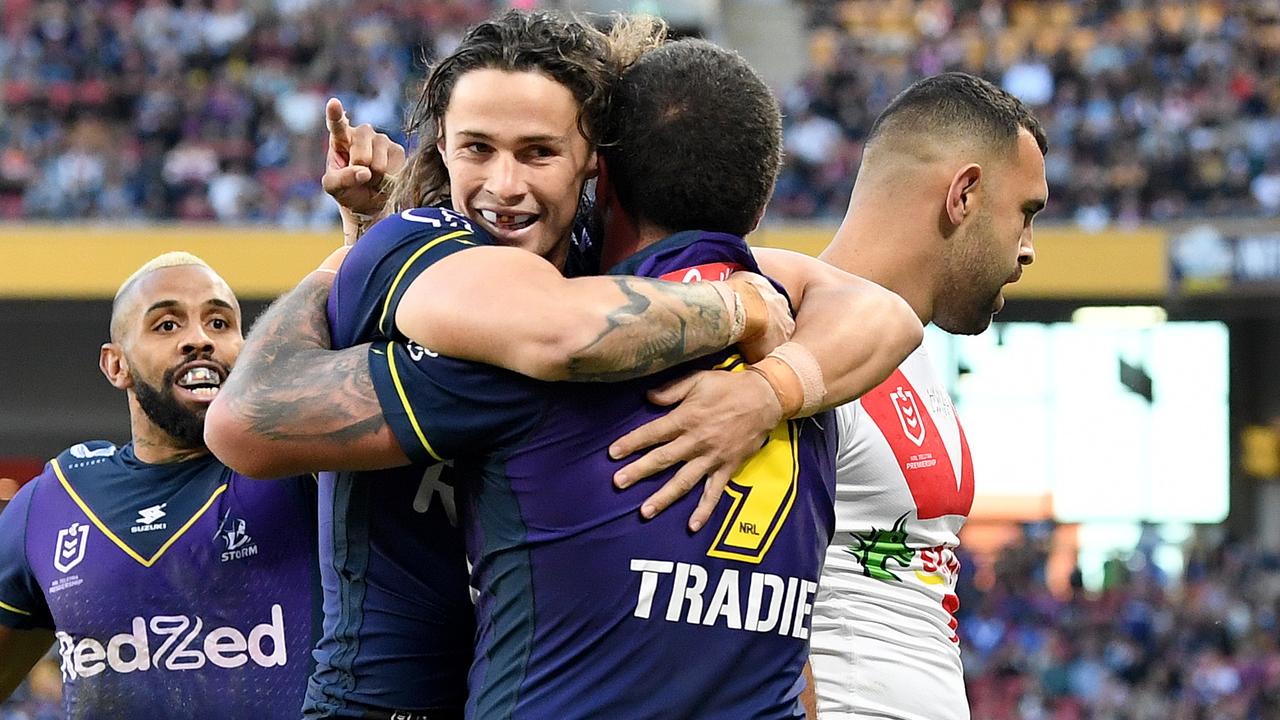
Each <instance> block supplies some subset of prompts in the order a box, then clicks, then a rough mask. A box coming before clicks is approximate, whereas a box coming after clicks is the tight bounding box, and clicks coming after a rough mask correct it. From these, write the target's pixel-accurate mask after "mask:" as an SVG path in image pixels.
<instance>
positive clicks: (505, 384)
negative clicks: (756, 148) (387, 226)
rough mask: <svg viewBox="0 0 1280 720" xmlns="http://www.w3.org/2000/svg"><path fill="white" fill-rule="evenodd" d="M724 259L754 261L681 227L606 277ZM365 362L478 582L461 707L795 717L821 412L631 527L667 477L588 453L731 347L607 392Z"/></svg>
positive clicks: (545, 714) (818, 528) (813, 566)
mask: <svg viewBox="0 0 1280 720" xmlns="http://www.w3.org/2000/svg"><path fill="white" fill-rule="evenodd" d="M736 268H744V269H750V270H755V269H756V268H757V266H756V265H755V261H754V259H753V258H752V257H751V254H750V251H749V250H748V249H747V247H746V244H745V243H744V242H743V241H742V239H741V238H738V237H734V236H730V235H723V234H717V233H702V232H686V233H679V234H677V235H673V236H671V237H669V238H667V239H665V240H663V241H661V242H659V243H657V244H656V245H654V246H651V247H649V248H646V249H645V250H644V251H642V252H640V253H638V254H637V255H636V256H633V257H632V258H631V259H629V260H628V261H626V262H624V263H623V264H621V265H620V266H619V267H617V268H614V269H613V271H612V273H614V274H629V275H645V276H650V277H665V278H668V279H677V280H696V279H699V278H705V279H717V278H719V277H720V276H721V275H722V274H726V273H727V272H729V271H730V270H733V269H736ZM480 301H481V299H478V300H477V302H480ZM388 306H389V310H388V312H387V316H388V317H391V318H394V311H395V301H394V298H393V301H392V302H390V303H389V304H388ZM388 334H389V335H392V336H393V337H394V329H393V328H391V329H389V331H388ZM369 359H370V371H371V373H372V376H373V380H374V385H375V387H376V388H377V390H378V393H379V398H380V400H381V402H382V407H383V412H384V415H385V416H386V417H387V420H388V422H389V423H390V424H391V426H392V428H393V429H394V430H395V432H396V434H397V437H398V438H399V440H400V443H401V445H402V447H403V448H404V449H405V451H406V452H407V453H408V454H409V455H410V457H412V458H413V459H415V460H418V461H426V460H428V459H433V458H448V459H452V460H453V463H452V467H450V468H448V469H447V470H446V472H445V474H446V476H448V477H450V478H451V479H452V481H453V482H454V483H455V485H456V486H457V491H458V495H459V512H460V514H461V517H462V520H463V526H464V529H465V531H466V534H467V546H468V552H469V554H470V556H471V560H472V562H473V564H474V570H473V575H472V584H473V586H475V587H476V588H477V589H478V591H479V596H478V599H477V616H478V623H479V628H478V640H477V646H476V658H475V661H474V663H473V664H472V667H471V672H470V675H469V690H470V697H469V698H468V704H467V715H468V717H471V718H483V719H484V720H489V719H490V718H551V717H554V718H604V717H609V718H614V717H618V718H621V717H626V718H674V717H681V718H684V717H690V718H692V717H697V718H725V719H726V720H728V719H730V718H733V719H738V718H746V717H751V718H795V717H803V709H802V708H801V707H800V704H799V701H798V697H799V693H800V691H801V689H802V688H803V686H804V683H803V680H802V677H801V670H802V667H803V665H804V662H805V659H806V658H807V655H808V632H809V626H810V615H811V612H812V604H813V600H814V594H815V591H816V588H817V581H818V576H819V572H820V570H821V566H822V560H823V557H824V553H825V550H826V547H827V544H828V541H829V539H830V536H831V532H832V527H833V522H834V518H833V509H832V507H833V497H834V467H833V464H834V443H833V442H832V441H831V438H829V437H828V435H829V431H833V430H834V423H833V421H832V418H831V416H830V414H827V413H824V414H821V415H818V416H816V417H814V418H809V419H805V420H800V421H791V422H786V423H783V424H782V425H780V426H779V427H778V428H777V429H775V431H774V432H773V434H772V435H771V437H770V438H769V440H768V441H767V443H766V444H765V446H764V447H763V448H762V449H761V451H760V452H759V453H758V454H757V455H756V456H755V457H754V458H753V459H752V460H751V461H750V463H749V464H748V465H747V466H746V467H745V468H744V469H743V470H742V471H740V472H739V473H738V475H736V476H735V478H734V480H733V482H732V483H731V485H730V487H729V489H728V491H727V493H726V495H725V497H724V499H723V500H722V501H721V503H720V505H719V507H718V508H717V509H716V512H715V514H714V515H713V517H712V519H711V521H710V522H709V523H708V525H707V526H706V527H705V528H704V529H703V530H702V531H701V532H698V533H690V532H689V531H688V530H687V529H686V527H685V523H686V522H687V520H688V517H689V514H690V513H691V512H692V510H693V507H694V505H695V504H696V503H697V493H693V494H691V495H689V496H687V497H685V498H684V499H682V500H681V501H679V502H678V503H676V504H675V505H674V506H672V507H671V508H670V509H668V510H667V511H666V512H665V513H663V514H662V515H660V516H658V517H657V518H656V519H654V520H651V521H643V520H641V518H640V515H639V507H640V504H641V502H642V501H643V500H644V498H646V497H647V496H648V495H649V494H650V493H651V492H653V491H654V490H655V489H656V488H657V487H658V486H659V485H660V484H661V483H662V482H664V481H666V480H667V479H669V478H670V477H671V475H672V472H670V471H669V472H666V473H662V474H660V475H658V476H656V477H654V478H651V479H649V480H647V481H645V482H644V483H641V484H639V485H638V486H636V487H633V488H630V489H628V490H625V491H619V490H617V489H615V488H614V487H613V484H612V482H611V478H612V475H613V473H614V472H616V471H617V470H618V469H619V468H620V467H622V465H623V464H624V462H625V461H623V462H617V461H612V460H610V459H609V457H608V454H607V449H608V446H609V444H610V443H611V442H612V441H613V440H614V439H616V438H618V437H620V436H621V435H623V434H625V433H626V432H627V431H629V430H631V429H633V428H635V427H637V426H639V425H641V424H643V423H645V422H647V421H649V420H652V419H654V418H656V417H659V416H660V415H661V414H662V413H663V412H664V409H663V408H658V407H655V406H653V405H651V404H649V403H648V402H647V400H646V397H645V392H646V391H647V390H649V389H651V388H653V387H657V386H658V385H660V384H662V383H664V382H666V381H669V380H671V379H673V378H675V377H679V376H682V375H684V374H686V373H688V372H690V371H692V370H695V369H709V368H719V369H724V370H734V369H737V368H739V367H740V364H741V361H740V359H739V358H737V356H736V355H733V354H731V353H730V352H721V353H715V354H712V355H710V356H708V357H706V358H702V359H700V360H697V361H694V362H690V363H687V364H685V365H682V366H680V367H677V368H673V369H672V370H669V371H667V372H664V373H661V374H659V375H655V376H653V377H649V378H644V379H641V380H636V381H628V382H619V383H609V384H603V383H591V384H587V383H581V384H575V383H554V384H552V383H539V382H535V381H533V380H530V379H528V378H524V377H521V376H519V375H516V374H514V373H510V372H507V371H504V370H500V369H497V368H493V367H490V366H486V365H479V364H476V363H469V362H464V361H460V360H456V359H453V358H448V357H443V356H440V355H439V354H437V353H434V352H432V351H431V350H430V349H429V348H424V347H422V346H420V345H416V344H414V343H411V342H401V341H384V342H378V343H374V345H373V346H372V348H371V349H370V354H369Z"/></svg>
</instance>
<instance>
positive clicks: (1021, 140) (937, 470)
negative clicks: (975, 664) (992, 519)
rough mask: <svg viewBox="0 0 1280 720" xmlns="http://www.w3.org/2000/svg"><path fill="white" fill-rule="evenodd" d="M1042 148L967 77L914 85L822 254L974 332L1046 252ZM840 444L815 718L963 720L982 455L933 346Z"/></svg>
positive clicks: (875, 144)
mask: <svg viewBox="0 0 1280 720" xmlns="http://www.w3.org/2000/svg"><path fill="white" fill-rule="evenodd" d="M1045 149H1046V145H1045V139H1044V131H1043V130H1042V129H1041V127H1040V125H1039V123H1038V122H1037V121H1036V120H1035V118H1034V117H1032V115H1031V113H1030V112H1029V111H1028V110H1027V108H1026V107H1025V106H1024V105H1023V104H1022V103H1021V102H1019V101H1018V100H1017V99H1016V98H1014V97H1013V96H1012V95H1009V94H1008V93H1006V92H1004V91H1003V90H1000V89H999V88H997V87H995V86H993V85H991V84H990V83H988V82H986V81H984V80H980V79H978V78H975V77H972V76H970V75H964V74H961V73H947V74H944V75H939V76H935V77H931V78H926V79H925V80H921V81H919V82H917V83H915V84H914V85H912V86H911V87H909V88H907V90H905V91H904V92H903V93H902V94H901V95H899V96H898V97H897V98H895V99H894V101H893V102H892V103H890V105H889V107H888V108H887V109H886V110H885V111H884V113H882V114H881V116H880V117H879V119H877V121H876V123H875V125H874V126H872V129H871V133H870V134H869V136H868V139H867V145H866V150H865V152H864V154H863V161H862V167H861V168H860V170H859V172H858V179H857V182H856V183H855V185H854V190H853V197H852V198H851V200H850V203H849V210H848V213H847V214H846V216H845V220H844V223H843V224H842V225H841V227H840V230H839V231H838V232H837V233H836V237H835V239H834V240H833V241H832V243H831V245H830V246H829V247H828V248H827V250H826V252H824V253H823V259H825V260H827V261H828V262H830V263H832V264H833V265H836V266H838V267H841V268H844V269H846V270H849V271H851V272H854V273H856V274H859V275H862V276H864V277H867V278H869V279H871V280H874V281H876V282H878V283H880V284H881V285H884V286H885V287H887V288H889V289H890V290H893V291H894V292H896V293H898V294H899V295H901V296H902V297H903V298H904V299H906V300H907V302H908V303H910V304H911V306H912V307H913V308H914V309H915V310H916V313H917V314H918V315H919V316H920V320H921V322H923V323H926V324H928V323H929V322H933V323H935V324H937V325H938V327H940V328H942V329H943V330H946V331H947V332H951V333H958V334H966V335H969V334H977V333H980V332H982V331H983V330H986V329H987V327H988V326H989V325H990V324H991V317H992V315H994V314H995V313H997V312H999V311H1000V309H1001V308H1002V307H1003V306H1004V296H1003V293H1002V288H1003V287H1004V285H1006V284H1008V283H1011V282H1016V281H1017V280H1018V278H1019V277H1020V276H1021V275H1022V267H1023V266H1024V265H1029V264H1030V263H1031V262H1032V260H1034V258H1035V252H1034V250H1033V248H1032V243H1031V234H1032V230H1031V224H1032V219H1033V218H1034V217H1035V214H1036V213H1037V212H1039V211H1040V210H1041V209H1042V208H1043V207H1044V204H1045V201H1046V200H1047V199H1048V187H1047V185H1046V183H1045V177H1044V152H1045ZM838 432H839V435H840V438H839V450H838V455H837V458H836V463H837V464H836V473H837V480H836V482H837V488H836V536H835V538H834V540H833V541H832V545H831V547H830V548H829V549H828V551H827V565H826V568H825V569H824V571H823V576H822V585H821V588H820V590H819V594H818V600H817V602H816V603H815V605H814V632H813V636H812V642H811V655H810V658H811V662H812V665H813V672H814V675H815V678H816V680H817V682H816V686H817V693H818V707H819V710H820V715H821V717H823V718H895V719H898V720H965V719H967V718H968V717H969V707H968V701H967V700H966V697H965V689H964V675H963V670H962V668H961V664H960V640H959V637H958V636H957V627H956V620H955V617H954V613H955V612H956V610H957V609H958V608H959V605H960V602H959V600H958V599H957V597H956V593H955V589H956V576H957V574H958V572H959V569H960V563H959V561H958V560H957V559H956V556H955V549H956V546H957V545H958V544H959V537H958V535H959V532H960V528H961V527H962V526H963V525H964V521H965V519H966V517H967V516H968V514H969V508H970V506H972V504H973V494H974V477H973V461H972V459H971V458H970V455H969V447H968V443H967V442H966V441H965V437H964V430H963V429H962V428H961V426H960V422H959V419H958V418H957V417H956V413H955V409H954V407H953V406H952V403H951V398H950V397H949V396H948V395H947V391H946V388H945V386H944V385H943V384H942V382H941V380H940V378H939V377H938V375H937V373H936V372H935V371H934V368H933V367H932V364H931V363H930V361H929V358H928V355H927V352H926V351H925V349H924V348H923V347H922V348H921V349H919V350H917V351H916V352H915V353H913V354H912V355H911V356H910V357H909V358H907V360H906V361H905V362H904V363H903V364H902V365H901V366H900V367H899V369H898V371H897V372H895V373H894V374H893V375H891V376H890V377H889V379H888V380H886V381H885V382H884V383H882V384H881V385H880V386H879V387H877V388H876V389H875V390H872V391H871V392H869V393H867V394H866V395H864V396H863V397H862V398H860V399H859V400H857V401H855V402H853V403H850V404H848V405H845V406H843V407H841V408H840V410H839V411H838Z"/></svg>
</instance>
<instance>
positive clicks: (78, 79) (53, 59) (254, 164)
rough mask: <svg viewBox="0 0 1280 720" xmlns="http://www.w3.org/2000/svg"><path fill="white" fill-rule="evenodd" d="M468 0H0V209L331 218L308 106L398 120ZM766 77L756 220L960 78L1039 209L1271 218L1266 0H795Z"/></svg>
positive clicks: (836, 170)
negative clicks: (1035, 175)
mask: <svg viewBox="0 0 1280 720" xmlns="http://www.w3.org/2000/svg"><path fill="white" fill-rule="evenodd" d="M499 5H502V4H501V3H495V2H492V1H489V0H480V1H475V0H427V1H424V2H413V3H407V2H394V1H392V0H369V1H368V2H359V3H349V2H348V3H328V2H321V1H320V0H75V1H72V0H6V1H5V2H4V3H3V4H0V217H3V218H7V219H42V218H49V219H68V218H70V219H75V218H86V217H97V218H110V219H113V220H115V219H176V220H218V221H224V222H257V221H266V222H270V223H280V224H284V225H286V226H299V225H308V224H313V223H329V222H332V219H333V216H332V209H331V207H330V205H329V204H328V203H326V202H324V201H323V199H322V195H321V193H320V189H319V185H318V181H317V177H318V172H317V170H316V168H317V158H318V157H319V153H320V152H321V149H320V148H321V143H322V142H323V134H322V132H321V131H322V130H323V127H322V123H321V113H322V107H323V102H324V100H325V99H326V98H327V97H329V96H331V95H333V96H337V97H339V98H341V99H342V100H343V101H344V102H345V103H346V105H347V107H348V108H349V110H350V112H351V115H352V117H353V118H355V120H356V121H357V122H369V123H372V124H373V125H375V126H377V127H379V128H381V129H383V130H386V131H388V132H390V133H391V134H393V135H397V136H398V134H399V127H400V123H401V121H402V119H403V117H402V114H403V110H404V108H405V99H406V97H409V96H412V94H413V93H414V92H415V90H416V88H417V86H418V83H419V82H420V80H421V78H422V75H423V73H422V70H423V68H424V63H423V60H424V58H430V57H434V56H436V55H437V53H438V52H439V51H440V50H441V49H443V50H445V51H448V50H449V49H450V48H451V47H452V45H453V43H455V42H456V39H457V37H458V35H459V33H460V32H461V30H462V29H463V28H465V27H466V26H467V25H468V24H470V23H472V22H474V21H476V20H478V19H480V18H483V17H485V16H486V15H488V14H490V13H491V12H493V11H494V10H495V9H496V8H497V7H498V6H499ZM805 10H806V12H807V15H808V22H809V26H810V30H811V35H810V40H809V45H810V47H809V52H810V56H811V62H810V65H809V69H808V72H807V73H806V74H805V75H804V76H803V78H802V79H801V80H800V81H799V82H798V83H796V84H795V85H793V86H791V87H785V88H778V90H779V94H780V96H781V99H782V102H783V105H784V109H785V112H786V117H787V125H786V146H787V151H788V158H787V168H786V171H785V173H784V174H783V177H782V179H781V181H780V183H779V187H778V193H777V197H776V199H775V202H774V205H773V208H772V214H771V217H781V218H787V219H796V218H817V219H826V218H831V217H839V216H840V215H841V214H842V213H843V211H844V207H845V205H846V203H847V199H848V196H849V189H850V187H851V185H852V181H853V177H854V174H855V173H856V170H857V166H858V158H859V154H860V152H861V141H862V139H863V138H864V137H865V135H866V133H867V131H868V129H869V127H870V123H871V121H872V120H873V119H874V118H875V116H876V114H877V113H879V112H880V110H882V109H883V108H884V106H885V105H886V104H887V103H888V101H889V100H890V99H891V98H892V97H893V96H894V95H895V94H896V93H897V92H898V91H900V90H902V89H903V88H904V87H906V86H907V85H908V84H909V83H910V82H912V81H913V80H915V79H917V78H919V77H922V76H925V75H929V74H933V73H937V72H940V71H944V70H952V69H956V70H965V71H968V72H972V73H975V74H979V75H982V76H984V77H987V78H989V79H992V80H993V81H996V82H998V83H1000V84H1002V85H1003V86H1004V87H1005V88H1006V89H1008V90H1010V91H1011V92H1013V93H1015V94H1016V95H1018V96H1019V97H1021V98H1022V99H1023V100H1024V101H1026V102H1027V103H1029V104H1030V105H1031V106H1032V107H1033V108H1034V109H1035V111H1036V113H1037V114H1038V116H1039V118H1040V119H1041V121H1042V122H1043V123H1044V124H1045V127H1046V128H1048V131H1049V139H1050V147H1051V151H1050V154H1049V156H1048V159H1047V172H1048V177H1049V183H1050V187H1052V188H1053V192H1052V199H1051V202H1050V205H1049V208H1048V209H1047V211H1046V217H1048V218H1058V219H1071V220H1074V221H1075V222H1077V223H1078V224H1079V225H1081V226H1083V227H1084V228H1086V229H1092V228H1101V227H1105V226H1106V225H1107V224H1109V223H1117V224H1120V225H1122V226H1123V225H1126V224H1127V225H1134V224H1137V223H1139V222H1142V221H1144V220H1154V221H1165V220H1171V219H1180V218H1188V217H1191V218H1195V217H1205V216H1223V215H1240V214H1259V213H1261V214H1266V215H1276V214H1280V3H1276V2H1273V1H1269V0H1268V1H1260V0H1215V1H1208V0H1205V1H1201V2H1154V1H1151V0H1076V1H1072V2H1067V1H1056V2H1010V1H1009V0H956V1H954V2H948V1H945V0H841V1H833V0H808V2H806V3H805Z"/></svg>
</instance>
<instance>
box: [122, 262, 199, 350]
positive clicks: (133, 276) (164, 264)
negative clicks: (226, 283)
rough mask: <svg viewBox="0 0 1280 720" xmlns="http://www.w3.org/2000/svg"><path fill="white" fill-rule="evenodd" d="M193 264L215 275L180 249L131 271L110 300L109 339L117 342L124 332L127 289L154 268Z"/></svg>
mask: <svg viewBox="0 0 1280 720" xmlns="http://www.w3.org/2000/svg"><path fill="white" fill-rule="evenodd" d="M188 265H195V266H197V267H203V268H209V271H210V272H213V273H214V274H215V275H216V274H217V273H216V271H214V269H213V268H212V267H209V263H207V262H205V261H204V260H201V259H200V258H199V257H197V256H195V255H193V254H191V253H189V252H184V251H182V250H173V251H170V252H167V253H162V254H160V255H157V256H155V257H153V258H151V259H150V260H148V261H146V262H145V263H143V264H142V267H140V268H138V269H137V270H134V271H133V274H131V275H130V276H129V277H127V278H125V280H124V282H122V283H120V288H119V289H118V290H116V294H115V297H114V298H112V300H111V341H112V342H119V341H120V337H121V336H122V335H123V334H124V317H123V313H122V309H123V306H124V300H125V299H126V297H127V296H128V294H129V293H128V291H129V289H130V288H132V287H133V286H134V284H136V283H137V282H138V280H140V279H142V278H143V277H144V276H146V275H150V274H151V273H153V272H155V271H156V270H163V269H165V268H172V267H185V266H188Z"/></svg>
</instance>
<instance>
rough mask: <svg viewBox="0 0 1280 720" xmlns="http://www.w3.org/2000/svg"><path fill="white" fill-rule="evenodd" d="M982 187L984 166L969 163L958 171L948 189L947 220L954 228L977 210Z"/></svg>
mask: <svg viewBox="0 0 1280 720" xmlns="http://www.w3.org/2000/svg"><path fill="white" fill-rule="evenodd" d="M981 187H982V166H981V165H978V164H977V163H969V164H968V165H965V166H964V167H962V168H960V169H959V170H958V171H956V174H955V175H953V176H952V177H951V185H950V186H948V187H947V208H946V209H947V219H948V220H949V221H950V222H951V226H952V227H959V226H960V224H961V223H963V222H964V221H965V218H967V217H968V216H969V215H971V214H973V213H974V212H975V211H976V210H977V202H978V197H979V191H980V188H981Z"/></svg>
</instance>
